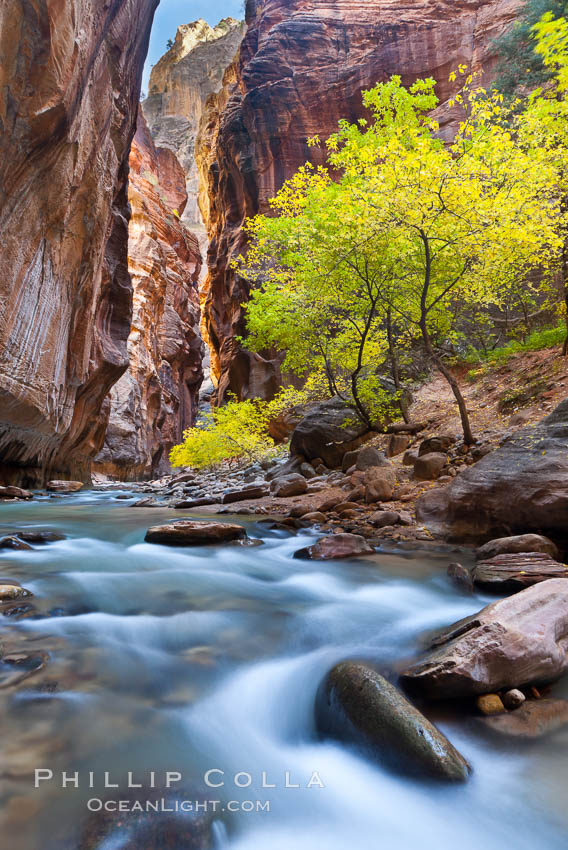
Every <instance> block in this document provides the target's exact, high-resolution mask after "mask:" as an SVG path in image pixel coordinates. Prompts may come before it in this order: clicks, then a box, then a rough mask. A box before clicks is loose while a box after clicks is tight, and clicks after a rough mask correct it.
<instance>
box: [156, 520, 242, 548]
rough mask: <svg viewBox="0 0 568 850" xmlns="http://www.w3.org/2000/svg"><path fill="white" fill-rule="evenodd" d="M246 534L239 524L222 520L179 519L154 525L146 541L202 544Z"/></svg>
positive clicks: (168, 544)
mask: <svg viewBox="0 0 568 850" xmlns="http://www.w3.org/2000/svg"><path fill="white" fill-rule="evenodd" d="M246 536H247V534H246V531H245V530H244V528H243V527H242V526H240V525H229V523H223V522H193V521H191V520H181V521H179V522H172V523H170V524H169V525H154V526H152V528H149V529H148V531H147V532H146V537H145V538H144V539H145V540H146V543H163V544H165V545H166V546H204V545H207V544H209V543H227V542H228V541H231V540H242V539H243V538H245V537H246Z"/></svg>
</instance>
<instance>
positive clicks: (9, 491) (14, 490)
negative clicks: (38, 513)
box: [0, 487, 34, 501]
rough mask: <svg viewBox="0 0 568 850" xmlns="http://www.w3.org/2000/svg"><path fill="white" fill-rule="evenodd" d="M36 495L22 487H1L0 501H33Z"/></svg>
mask: <svg viewBox="0 0 568 850" xmlns="http://www.w3.org/2000/svg"><path fill="white" fill-rule="evenodd" d="M33 497H34V494H33V493H32V492H31V491H30V490H23V489H22V488H21V487H0V499H25V500H26V501H28V500H29V499H33Z"/></svg>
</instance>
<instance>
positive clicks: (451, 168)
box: [238, 31, 566, 442]
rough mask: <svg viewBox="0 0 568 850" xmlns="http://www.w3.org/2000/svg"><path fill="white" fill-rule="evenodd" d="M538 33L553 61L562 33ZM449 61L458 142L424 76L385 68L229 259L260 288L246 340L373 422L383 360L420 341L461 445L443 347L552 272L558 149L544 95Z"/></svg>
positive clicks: (557, 125)
mask: <svg viewBox="0 0 568 850" xmlns="http://www.w3.org/2000/svg"><path fill="white" fill-rule="evenodd" d="M543 37H544V36H543V35H542V34H541V40H542V39H543ZM548 38H549V40H550V41H553V40H554V39H555V41H554V44H553V45H552V46H551V47H550V49H549V53H548V54H547V57H546V59H545V61H546V62H547V64H548V65H549V66H550V67H552V66H553V65H554V63H556V64H555V66H556V67H557V66H558V55H560V54H561V51H560V52H559V51H558V50H557V52H556V58H554V55H555V54H554V49H555V48H557V47H558V39H559V38H560V37H559V36H558V33H557V32H556V31H555V33H554V35H553V34H550V33H549V34H548ZM459 73H460V75H461V76H462V77H463V87H462V92H461V93H460V94H458V95H457V96H456V103H457V104H459V105H461V106H462V108H463V121H462V123H461V125H460V128H459V131H458V133H457V136H456V138H455V140H454V142H453V144H451V145H444V144H443V143H442V141H441V140H440V138H439V136H438V130H439V126H438V124H437V123H436V122H435V121H433V120H432V119H431V118H430V117H429V114H430V113H431V110H432V109H433V108H434V107H435V106H436V104H437V99H436V96H435V93H434V88H435V82H434V80H431V79H429V80H419V81H418V82H417V83H415V84H414V85H413V86H412V87H411V88H409V89H407V88H405V87H404V86H403V85H402V84H401V80H400V78H399V77H393V78H392V79H391V80H390V81H389V82H388V83H383V84H379V85H377V86H376V87H375V88H374V89H372V90H370V91H368V92H364V93H363V98H364V104H365V106H367V108H368V109H369V110H370V118H369V120H360V121H359V122H358V123H356V124H349V123H348V122H347V121H342V122H340V124H339V130H338V132H337V133H335V134H334V135H333V136H331V137H330V138H329V139H328V140H327V142H326V143H325V144H326V148H327V166H326V167H319V168H315V167H314V166H312V165H310V164H307V165H305V166H303V167H302V168H301V169H299V171H298V172H297V173H296V174H295V175H294V176H293V177H292V178H291V179H290V180H289V181H288V182H287V183H286V184H285V185H284V187H283V188H282V190H281V191H280V192H279V193H278V195H277V196H276V198H274V199H273V200H272V202H271V207H272V215H271V216H257V217H256V218H255V219H253V220H252V221H250V222H248V235H249V237H250V249H249V252H248V255H247V258H246V260H245V259H244V258H241V259H240V263H239V264H238V267H239V268H240V270H241V272H242V273H243V274H245V275H246V276H247V277H248V278H249V279H251V280H253V281H254V282H255V283H256V284H257V286H259V288H257V289H256V290H255V291H253V293H252V297H251V301H250V303H249V305H248V309H247V319H248V331H249V339H248V344H249V346H250V347H251V348H253V349H255V350H259V349H262V348H266V347H270V346H276V347H278V348H280V349H281V350H284V351H286V352H287V354H286V360H285V366H286V367H288V368H290V369H292V370H293V371H295V372H297V373H298V374H300V375H305V374H309V373H310V372H313V371H316V372H319V373H320V374H324V375H325V376H326V378H327V380H328V384H329V389H330V392H334V393H336V394H338V395H342V396H344V397H345V396H348V397H349V398H350V399H351V400H352V401H353V402H354V403H355V405H356V407H357V408H358V410H359V412H360V414H361V415H362V417H363V419H365V420H366V421H367V422H369V423H370V422H372V421H374V420H375V419H376V418H377V417H378V416H380V415H381V411H383V410H384V407H385V405H387V404H389V402H390V399H389V397H388V393H386V392H385V391H384V390H383V389H382V386H383V385H382V383H381V381H380V380H379V376H380V374H381V372H382V373H384V372H385V370H386V367H387V364H389V363H390V364H391V365H392V366H393V367H394V364H396V363H400V357H401V354H402V355H403V354H404V352H405V351H407V350H408V349H409V348H411V347H413V346H416V345H417V344H418V343H419V342H420V344H421V345H422V346H423V348H424V350H425V353H426V355H427V357H428V358H429V359H430V361H431V362H432V363H434V364H435V365H436V366H437V367H438V368H439V369H440V371H441V372H442V373H443V374H444V375H445V377H446V378H447V379H448V381H449V382H450V384H451V386H452V390H453V391H454V394H455V396H456V400H457V402H458V405H459V407H460V413H461V416H462V423H463V426H464V434H465V435H466V439H467V440H468V441H470V442H471V440H472V439H473V438H472V435H471V432H470V430H469V419H468V416H467V409H466V408H465V402H464V400H463V397H462V396H461V393H460V391H459V386H458V384H457V382H456V381H455V379H454V378H453V376H452V375H451V373H450V372H449V370H448V369H447V368H446V367H445V365H444V362H443V356H442V354H441V352H442V350H443V348H444V347H448V346H449V347H450V348H451V347H455V346H457V345H459V344H460V340H461V336H462V334H461V329H460V328H461V325H460V322H461V321H462V316H463V312H464V310H466V309H467V310H469V313H470V314H475V313H476V312H477V313H479V312H480V311H482V310H487V308H488V307H489V306H490V305H496V306H500V305H501V304H504V303H509V302H510V301H511V299H514V298H516V297H518V295H515V293H518V292H519V290H521V291H522V290H523V289H524V288H525V287H519V280H520V279H523V280H525V279H526V276H527V272H529V271H530V270H531V269H537V268H538V270H539V276H538V279H539V280H541V281H542V280H543V279H546V280H550V279H551V277H552V273H553V271H554V270H555V268H556V264H557V262H558V259H559V256H560V254H561V250H562V238H561V235H560V231H561V228H562V223H563V222H564V219H565V211H564V209H563V206H562V193H561V182H562V181H561V177H560V175H561V174H562V172H563V169H564V166H565V164H566V150H565V147H563V146H562V145H559V132H560V129H561V128H563V127H564V125H563V124H561V119H563V116H562V115H560V114H559V112H558V107H554V106H553V105H552V102H551V101H550V99H548V100H546V102H545V100H544V99H543V98H540V99H539V98H535V99H533V101H532V102H531V104H530V107H529V108H528V109H527V110H525V111H524V112H523V113H522V114H521V115H514V114H512V113H511V112H510V111H509V110H507V109H505V108H504V106H503V98H502V96H501V95H499V94H498V93H496V92H493V93H491V94H488V93H487V92H485V91H484V90H483V89H480V88H474V87H473V77H472V76H471V75H470V76H468V75H467V69H466V68H465V67H463V66H462V67H460V69H459ZM455 77H456V75H455V74H454V75H452V78H453V79H455ZM450 106H455V103H450ZM311 143H312V144H320V142H319V139H314V140H312V142H311ZM331 175H334V177H333V179H332V176H331ZM336 175H337V176H336ZM393 374H394V371H393Z"/></svg>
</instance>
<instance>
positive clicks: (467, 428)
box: [420, 318, 476, 446]
mask: <svg viewBox="0 0 568 850" xmlns="http://www.w3.org/2000/svg"><path fill="white" fill-rule="evenodd" d="M420 330H421V331H422V339H423V340H424V345H425V347H426V351H427V353H428V356H429V357H430V358H431V360H432V362H433V363H434V364H435V365H436V368H437V370H438V371H439V372H440V374H441V375H443V376H444V378H445V379H446V381H447V382H448V384H449V385H450V387H451V388H452V392H453V394H454V397H455V400H456V401H457V403H458V408H459V411H460V419H461V424H462V429H463V439H464V443H465V444H466V446H473V444H474V443H475V442H476V440H475V437H474V436H473V432H472V430H471V422H470V421H469V412H468V409H467V405H466V403H465V398H464V397H463V395H462V391H461V390H460V385H459V384H458V382H457V380H456V378H455V377H454V375H452V373H451V372H450V370H449V369H448V367H447V366H446V365H445V363H444V361H443V360H442V359H441V357H439V356H438V355H437V354H436V352H435V351H434V348H433V347H432V341H431V339H430V334H429V333H428V328H427V326H426V319H425V318H423V319H422V321H421V322H420Z"/></svg>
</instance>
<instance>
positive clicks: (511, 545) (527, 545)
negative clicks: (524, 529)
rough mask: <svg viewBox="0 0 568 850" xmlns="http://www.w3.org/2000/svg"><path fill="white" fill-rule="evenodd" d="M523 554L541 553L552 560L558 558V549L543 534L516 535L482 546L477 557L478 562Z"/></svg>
mask: <svg viewBox="0 0 568 850" xmlns="http://www.w3.org/2000/svg"><path fill="white" fill-rule="evenodd" d="M522 552H541V553H542V554H543V555H549V556H550V557H551V558H557V557H558V548H557V546H556V544H555V543H553V542H552V540H549V539H548V537H543V536H542V534H516V535H515V536H514V537H498V538H497V539H496V540H490V541H489V543H485V544H484V545H483V546H480V547H479V549H478V550H477V552H476V553H475V556H476V558H477V560H478V561H485V560H486V559H487V558H495V557H496V556H497V555H518V554H520V553H522Z"/></svg>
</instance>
